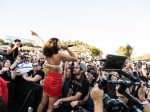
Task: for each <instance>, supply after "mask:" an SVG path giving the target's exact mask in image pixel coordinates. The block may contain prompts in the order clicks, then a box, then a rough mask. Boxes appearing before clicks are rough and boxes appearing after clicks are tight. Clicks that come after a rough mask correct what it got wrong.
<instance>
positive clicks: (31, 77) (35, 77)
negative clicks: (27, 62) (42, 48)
mask: <svg viewBox="0 0 150 112" xmlns="http://www.w3.org/2000/svg"><path fill="white" fill-rule="evenodd" d="M44 75H45V74H44V72H43V71H42V70H40V67H39V66H38V63H33V70H30V71H29V72H27V73H24V74H23V78H24V79H25V80H27V81H31V82H36V83H38V84H40V81H41V80H42V79H44Z"/></svg>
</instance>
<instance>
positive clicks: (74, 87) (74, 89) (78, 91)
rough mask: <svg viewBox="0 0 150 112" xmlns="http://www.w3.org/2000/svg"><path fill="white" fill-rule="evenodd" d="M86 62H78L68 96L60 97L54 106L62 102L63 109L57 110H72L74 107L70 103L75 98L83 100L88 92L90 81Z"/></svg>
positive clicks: (68, 111) (66, 111)
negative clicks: (86, 74) (86, 71)
mask: <svg viewBox="0 0 150 112" xmlns="http://www.w3.org/2000/svg"><path fill="white" fill-rule="evenodd" d="M85 66H86V65H85V64H83V63H77V64H76V65H75V67H74V71H73V74H74V75H75V77H74V78H73V80H72V81H71V84H70V89H69V92H68V95H67V97H65V98H60V99H58V100H57V101H56V102H55V103H54V107H57V106H58V105H59V104H62V105H61V106H60V108H61V109H58V110H56V111H57V112H59V110H61V112H63V111H62V110H64V112H70V111H71V109H72V107H71V105H70V102H71V101H74V100H82V99H83V98H84V97H85V96H86V95H87V93H88V90H89V82H88V80H87V78H86V76H85Z"/></svg>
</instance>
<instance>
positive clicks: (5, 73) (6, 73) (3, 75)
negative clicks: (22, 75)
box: [0, 71, 11, 81]
mask: <svg viewBox="0 0 150 112" xmlns="http://www.w3.org/2000/svg"><path fill="white" fill-rule="evenodd" d="M0 77H2V78H3V79H4V80H5V81H10V80H11V73H10V72H9V71H5V72H4V73H3V74H0Z"/></svg>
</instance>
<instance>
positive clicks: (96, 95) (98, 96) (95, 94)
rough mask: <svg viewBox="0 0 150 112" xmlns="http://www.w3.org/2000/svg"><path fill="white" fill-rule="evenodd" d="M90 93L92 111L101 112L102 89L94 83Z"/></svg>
mask: <svg viewBox="0 0 150 112" xmlns="http://www.w3.org/2000/svg"><path fill="white" fill-rule="evenodd" d="M90 95H91V98H92V100H93V102H94V112H103V90H101V89H99V87H98V85H95V87H94V88H93V89H92V91H91V93H90Z"/></svg>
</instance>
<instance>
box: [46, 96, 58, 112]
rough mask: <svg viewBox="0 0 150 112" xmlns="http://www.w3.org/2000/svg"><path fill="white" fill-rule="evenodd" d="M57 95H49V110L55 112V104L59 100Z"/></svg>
mask: <svg viewBox="0 0 150 112" xmlns="http://www.w3.org/2000/svg"><path fill="white" fill-rule="evenodd" d="M57 99H58V98H57V97H49V103H48V110H47V112H53V107H54V106H53V105H54V103H55V101H56V100H57Z"/></svg>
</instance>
